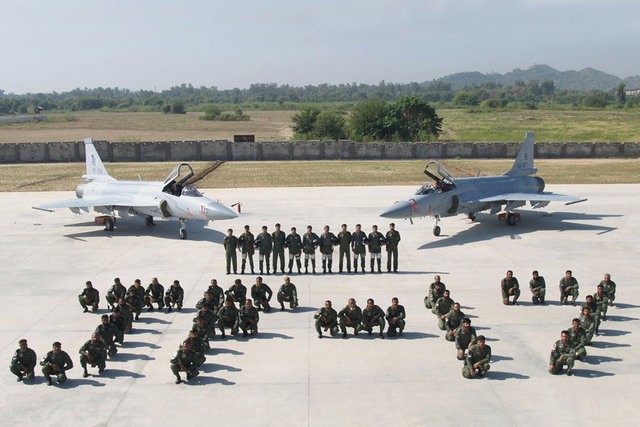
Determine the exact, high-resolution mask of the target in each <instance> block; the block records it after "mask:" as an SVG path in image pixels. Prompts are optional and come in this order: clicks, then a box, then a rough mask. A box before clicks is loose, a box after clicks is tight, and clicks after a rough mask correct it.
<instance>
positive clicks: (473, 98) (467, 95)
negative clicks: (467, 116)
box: [453, 91, 480, 106]
mask: <svg viewBox="0 0 640 427" xmlns="http://www.w3.org/2000/svg"><path fill="white" fill-rule="evenodd" d="M453 102H454V104H456V105H468V106H475V105H478V104H480V98H479V97H478V94H477V93H475V92H466V91H461V92H458V93H456V96H455V98H454V100H453Z"/></svg>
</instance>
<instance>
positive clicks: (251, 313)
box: [238, 299, 260, 337]
mask: <svg viewBox="0 0 640 427" xmlns="http://www.w3.org/2000/svg"><path fill="white" fill-rule="evenodd" d="M238 318H239V320H238V326H240V329H242V336H243V337H246V336H247V335H249V333H248V332H247V329H248V330H249V331H250V333H251V335H257V334H258V322H259V321H260V316H259V314H258V309H256V308H255V307H254V306H253V304H252V303H251V300H250V299H248V300H246V301H245V303H244V305H243V306H242V307H240V310H239V313H238Z"/></svg>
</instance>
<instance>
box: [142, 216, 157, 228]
mask: <svg viewBox="0 0 640 427" xmlns="http://www.w3.org/2000/svg"><path fill="white" fill-rule="evenodd" d="M144 223H145V224H147V225H148V226H151V225H156V224H155V223H154V222H153V217H152V216H148V217H146V218H145V219H144Z"/></svg>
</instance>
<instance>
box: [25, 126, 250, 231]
mask: <svg viewBox="0 0 640 427" xmlns="http://www.w3.org/2000/svg"><path fill="white" fill-rule="evenodd" d="M84 147H85V154H86V159H85V160H86V174H85V175H83V176H82V178H83V179H84V180H85V181H86V182H85V183H84V184H80V185H78V187H77V188H76V197H77V198H75V199H70V200H64V201H60V202H54V203H48V204H44V205H40V206H34V207H33V208H34V209H40V210H45V211H53V209H59V208H69V209H70V210H71V211H72V212H74V213H80V212H89V209H90V208H93V210H94V211H95V212H99V213H102V214H104V216H102V217H100V218H101V219H102V220H103V222H104V224H105V230H107V231H113V229H114V226H115V222H116V221H115V219H116V212H117V213H118V215H119V216H121V217H122V216H125V215H138V216H142V217H145V220H146V224H147V225H152V224H153V218H154V217H160V218H177V219H178V221H179V222H180V229H179V233H178V235H179V236H180V238H181V239H186V238H187V230H186V228H185V225H186V221H187V220H188V219H197V220H206V221H210V220H222V219H233V218H236V217H237V216H238V215H237V214H236V213H235V212H234V211H232V210H231V209H229V208H227V207H226V206H224V205H222V204H220V203H218V202H215V201H213V200H211V199H208V198H206V197H204V196H203V195H202V193H200V192H199V191H198V190H197V189H196V188H195V187H194V186H193V185H191V184H187V181H188V180H189V179H190V178H191V177H192V176H193V169H192V168H191V166H189V165H188V164H187V163H181V164H179V165H177V166H176V167H175V168H174V169H173V170H172V171H171V173H170V174H169V175H168V176H167V177H166V178H165V180H164V181H118V180H117V179H115V178H113V177H111V176H110V175H109V173H108V172H107V170H106V169H105V167H104V164H103V163H102V160H101V159H100V156H99V155H98V151H97V150H96V148H95V146H94V145H93V140H92V139H91V138H88V139H85V140H84Z"/></svg>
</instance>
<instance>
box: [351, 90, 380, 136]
mask: <svg viewBox="0 0 640 427" xmlns="http://www.w3.org/2000/svg"><path fill="white" fill-rule="evenodd" d="M388 110H389V105H388V104H387V103H386V102H384V101H383V100H381V99H370V100H367V101H362V102H359V103H357V104H356V105H355V106H354V107H353V110H352V112H351V117H350V119H349V127H350V129H351V137H352V138H353V139H354V140H356V141H383V140H384V139H385V136H386V134H387V132H386V129H385V119H386V117H387V112H388Z"/></svg>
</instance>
